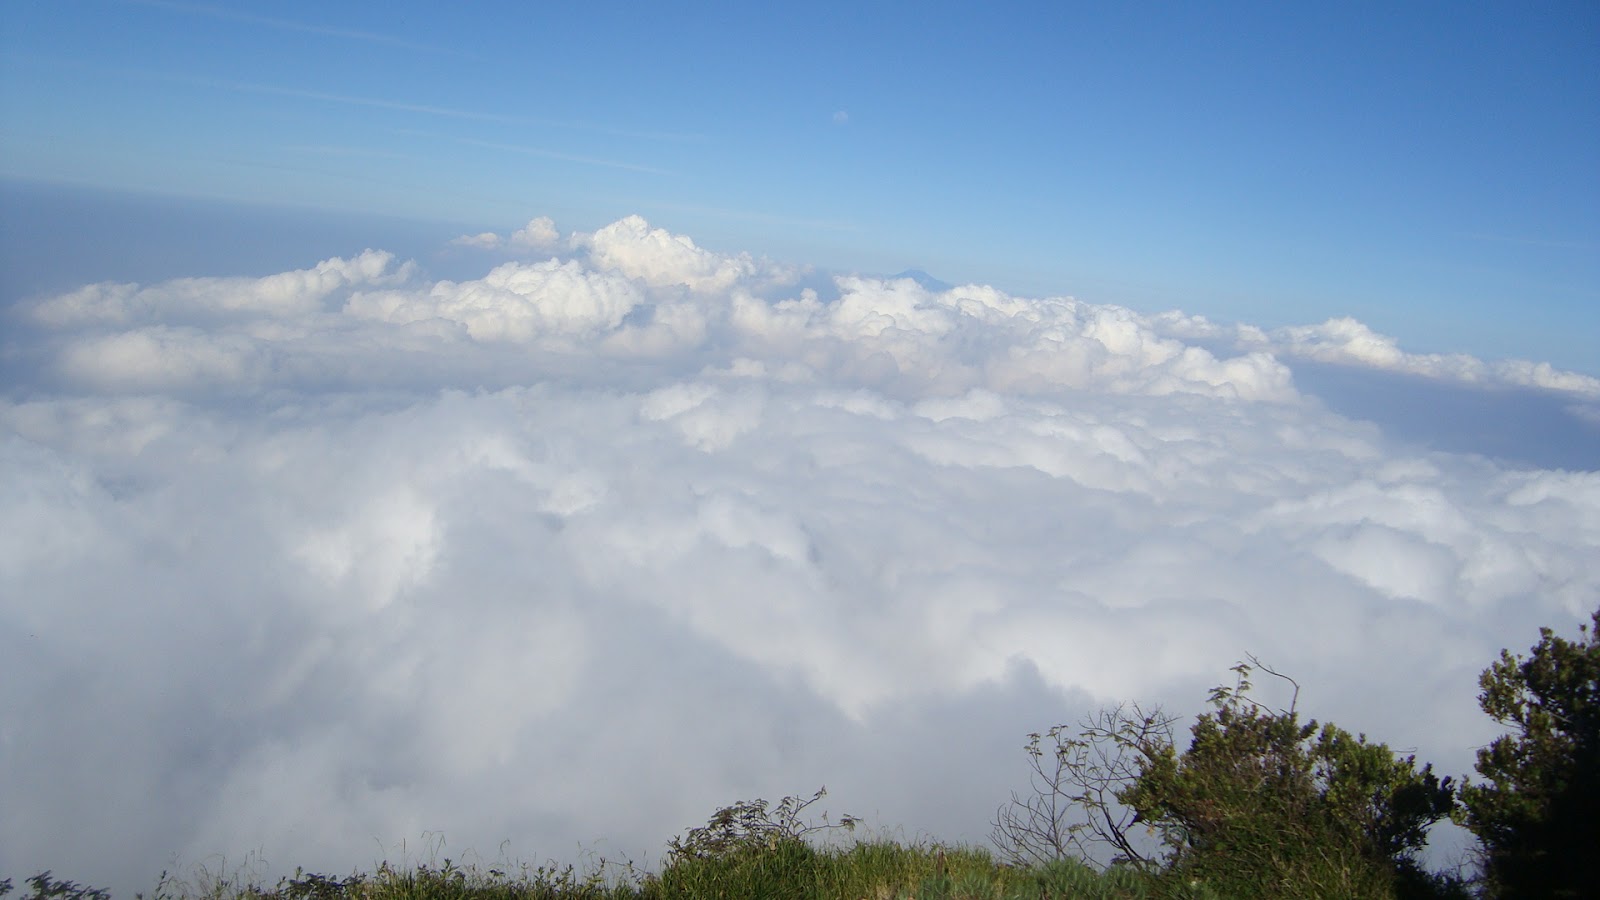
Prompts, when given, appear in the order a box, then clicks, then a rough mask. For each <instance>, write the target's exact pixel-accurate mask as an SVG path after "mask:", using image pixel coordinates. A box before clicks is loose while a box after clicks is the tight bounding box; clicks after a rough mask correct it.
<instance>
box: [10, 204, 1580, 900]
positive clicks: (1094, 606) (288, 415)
mask: <svg viewBox="0 0 1600 900" xmlns="http://www.w3.org/2000/svg"><path fill="white" fill-rule="evenodd" d="M450 250H451V252H452V253H453V254H456V255H457V257H458V258H460V259H463V260H465V261H467V262H468V263H470V262H471V261H472V260H478V261H480V262H481V265H477V266H475V267H473V266H468V268H469V269H470V270H471V271H470V272H469V274H466V275H463V276H460V277H457V278H450V279H445V278H438V277H436V276H433V275H430V274H429V273H428V272H427V271H426V270H425V269H424V267H423V266H421V265H419V264H418V263H416V262H414V261H408V260H404V259H401V258H398V257H397V256H395V255H394V254H392V253H389V252H386V251H383V250H378V249H371V250H366V251H364V252H359V253H354V254H350V255H346V256H329V257H326V258H323V259H321V260H320V261H310V260H308V261H307V263H306V264H304V265H303V266H301V267H298V268H293V269H289V270H286V271H280V272H276V273H275V274H271V275H267V276H264V277H243V276H240V277H182V278H173V279H167V280H158V281H153V282H150V283H132V282H123V281H107V282H97V283H93V284H85V285H80V286H77V287H75V288H73V289H70V290H65V291H56V292H51V293H49V294H46V295H43V296H35V297H30V298H26V299H23V300H20V301H18V302H17V303H15V304H14V305H13V306H12V307H11V308H10V309H9V310H6V316H7V321H8V324H9V325H10V326H12V327H10V328H8V329H7V331H6V337H5V338H4V345H3V347H0V351H3V355H0V358H3V359H5V360H7V361H8V369H7V372H8V375H14V377H12V378H10V379H9V380H8V383H7V387H6V391H5V393H4V394H3V396H0V466H3V467H4V471H5V472H6V478H4V479H0V658H5V659H7V660H12V661H16V665H15V666H14V670H13V673H12V675H13V677H8V678H6V679H3V680H0V734H5V735H11V736H15V737H13V738H8V741H10V742H9V743H8V745H7V763H8V764H7V765H6V766H4V767H0V796H4V797H6V798H7V802H6V803H5V804H3V805H0V869H4V870H6V871H11V870H22V869H28V868H43V867H49V868H53V869H55V870H57V871H62V872H71V873H72V875H73V877H75V878H83V879H86V880H88V881H89V882H90V883H94V884H107V885H110V886H112V887H114V888H116V889H118V890H119V891H125V892H127V893H129V894H131V893H132V892H134V891H141V890H149V889H150V886H151V885H152V884H153V883H154V879H155V877H156V876H157V874H158V873H159V871H160V870H161V869H162V868H163V867H167V866H170V865H172V864H173V862H174V859H175V858H176V860H177V862H178V864H179V865H182V864H184V863H187V862H192V861H197V860H205V859H212V858H215V854H227V853H231V854H240V853H244V852H249V851H255V852H257V853H259V854H260V857H261V858H262V859H264V860H269V861H270V863H271V866H272V867H277V868H279V869H281V870H282V873H287V872H289V871H292V870H293V868H294V867H295V866H302V867H304V868H305V869H306V870H307V871H342V870H349V869H353V868H358V867H364V866H368V865H370V864H371V863H372V857H373V853H374V851H373V848H374V847H375V846H377V847H381V848H396V847H399V846H401V844H402V843H403V842H405V841H407V840H410V841H413V842H415V841H416V840H418V839H419V837H420V835H422V834H424V833H428V834H443V835H445V836H446V837H447V839H448V840H449V843H450V846H451V847H452V848H458V847H459V848H475V849H477V850H478V851H479V852H488V853H492V852H495V850H496V848H501V847H506V848H508V849H509V852H510V853H512V854H515V855H520V856H522V857H523V858H524V859H532V860H540V859H544V858H546V857H550V856H555V857H557V858H561V857H562V855H563V854H567V853H568V852H569V848H572V847H574V846H580V845H581V846H589V847H594V846H602V845H603V847H604V848H605V852H607V853H612V854H621V855H626V856H629V857H631V858H633V859H636V860H640V861H643V862H644V863H645V864H646V865H649V864H651V863H653V862H654V861H656V860H659V858H660V854H661V850H662V848H663V846H664V844H665V842H666V840H667V839H668V838H669V837H670V836H672V835H673V834H676V833H678V832H680V831H681V830H682V829H684V828H686V827H688V826H690V825H694V824H699V823H700V822H703V821H704V819H705V817H706V816H707V815H708V814H709V813H710V812H711V811H712V810H714V809H715V808H717V807H718V806H721V805H724V804H726V803H729V802H732V801H734V800H738V799H741V798H751V797H768V798H770V797H774V796H779V795H781V794H783V793H795V792H797V791H809V790H815V788H816V787H817V786H819V785H822V784H826V785H827V786H828V788H829V790H830V793H831V795H832V797H833V798H836V799H837V802H839V803H841V804H844V805H845V806H846V807H847V808H849V809H850V811H851V812H852V813H857V814H861V815H865V816H867V817H868V820H869V824H870V825H873V826H876V825H882V826H886V827H891V828H896V829H901V830H902V833H907V834H914V835H927V836H931V837H935V838H939V839H943V840H951V841H961V840H967V841H982V840H983V839H984V837H985V836H986V834H987V832H988V822H989V817H990V816H991V815H992V813H993V811H994V809H995V807H996V806H997V805H998V804H999V803H1001V802H1003V801H1004V800H1005V798H1006V797H1008V796H1009V793H1010V791H1012V790H1018V789H1024V788H1025V786H1026V783H1025V775H1026V767H1025V760H1024V759H1023V758H1022V752H1021V747H1022V745H1023V743H1024V742H1025V739H1026V735H1027V733H1028V732H1030V731H1037V730H1039V729H1041V728H1045V727H1049V726H1050V725H1054V724H1057V723H1060V722H1070V721H1073V720H1074V719H1076V718H1077V717H1078V716H1079V715H1081V714H1083V713H1084V712H1087V711H1089V710H1091V709H1093V708H1095V707H1096V706H1098V705H1100V704H1105V703H1115V702H1118V701H1123V700H1138V701H1141V702H1144V703H1160V704H1164V705H1166V706H1167V707H1168V708H1169V709H1171V710H1172V711H1174V712H1175V713H1178V714H1188V713H1191V712H1194V711H1197V710H1198V709H1199V708H1201V706H1202V705H1203V701H1204V697H1205V695H1206V689H1207V688H1208V687H1209V686H1211V685H1213V684H1216V683H1218V681H1220V680H1222V679H1224V678H1225V676H1226V674H1227V670H1228V667H1229V666H1231V665H1233V663H1235V662H1236V661H1238V660H1239V659H1240V658H1242V657H1243V656H1244V655H1245V654H1249V653H1254V654H1257V655H1259V656H1261V657H1262V658H1263V659H1265V660H1267V661H1268V662H1270V663H1273V664H1275V665H1276V666H1278V667H1279V668H1281V669H1284V670H1285V671H1287V672H1289V673H1291V674H1292V675H1293V676H1294V677H1295V678H1296V679H1297V680H1298V682H1299V684H1300V685H1301V694H1300V702H1301V704H1302V708H1304V709H1305V710H1307V711H1308V713H1310V714H1314V715H1316V716H1317V717H1318V718H1319V719H1323V720H1331V721H1334V722H1338V723H1339V724H1340V725H1343V726H1345V727H1348V728H1350V729H1352V730H1356V731H1361V732H1365V733H1367V734H1369V735H1372V736H1373V737H1374V738H1375V739H1378V740H1383V741H1386V742H1388V743H1389V744H1390V745H1391V746H1399V747H1407V748H1415V750H1416V752H1417V753H1418V754H1419V756H1421V757H1422V758H1424V759H1427V760H1430V761H1432V762H1434V763H1435V764H1436V766H1437V767H1438V768H1439V770H1440V771H1441V772H1444V773H1464V772H1466V771H1468V769H1469V768H1470V765H1471V760H1472V751H1473V748H1475V747H1478V746H1481V745H1483V744H1485V743H1486V742H1487V741H1488V740H1489V739H1491V738H1492V737H1493V735H1494V733H1495V730H1494V726H1493V724H1492V723H1490V722H1488V721H1487V720H1486V719H1485V718H1484V717H1483V716H1482V715H1481V714H1480V713H1479V712H1478V709H1477V704H1476V700H1475V695H1476V676H1477V673H1478V671H1479V670H1481V669H1482V668H1483V667H1484V666H1485V665H1487V664H1488V663H1489V662H1490V661H1492V659H1493V658H1494V657H1495V655H1496V654H1497V653H1498V651H1499V650H1500V649H1501V648H1502V647H1513V648H1515V647H1522V646H1527V645H1528V644H1529V643H1531V642H1532V641H1533V640H1535V639H1536V635H1537V629H1538V628H1539V627H1540V626H1545V625H1548V626H1552V627H1555V628H1557V629H1559V630H1562V631H1564V632H1570V631H1571V630H1572V629H1574V628H1575V625H1576V623H1577V622H1578V621H1580V619H1581V617H1583V616H1585V615H1587V613H1588V612H1589V611H1591V610H1592V608H1593V604H1594V598H1595V597H1596V596H1597V595H1600V570H1597V568H1596V566H1595V565H1594V560H1593V555H1594V547H1595V546H1597V545H1600V471H1595V470H1592V469H1583V468H1581V467H1569V468H1566V469H1562V468H1544V467H1540V466H1539V465H1528V464H1519V465H1510V464H1505V463H1502V462H1499V461H1497V460H1496V459H1495V458H1492V457H1489V456H1486V455H1483V454H1478V453H1471V452H1441V451H1440V450H1437V449H1429V448H1428V447H1427V446H1424V445H1419V442H1417V441H1415V440H1413V439H1411V435H1409V434H1408V435H1399V436H1397V435H1395V434H1392V433H1391V432H1390V431H1389V430H1388V429H1386V427H1385V426H1384V425H1383V424H1382V423H1381V422H1378V421H1374V420H1367V419H1362V418H1360V417H1354V416H1346V415H1341V414H1340V413H1339V412H1337V411H1335V410H1334V409H1332V408H1331V407H1330V405H1329V404H1327V403H1323V402H1321V401H1319V400H1318V399H1317V398H1315V397H1314V396H1311V395H1309V394H1308V393H1307V392H1306V386H1305V385H1303V384H1302V383H1301V381H1300V379H1298V378H1297V375H1296V368H1295V366H1296V360H1297V359H1300V358H1310V359H1315V360H1316V361H1317V362H1316V365H1318V366H1322V367H1337V371H1338V372H1340V373H1353V374H1349V377H1352V378H1359V377H1360V373H1362V372H1366V373H1368V374H1376V375H1379V376H1382V378H1391V379H1393V378H1402V377H1403V378H1407V379H1419V378H1422V377H1423V376H1422V375H1419V374H1416V370H1417V369H1418V367H1421V369H1422V370H1430V369H1429V367H1432V369H1431V370H1437V371H1441V372H1446V373H1457V374H1459V373H1469V374H1471V375H1472V376H1473V378H1475V379H1477V380H1475V381H1472V380H1464V379H1461V378H1453V379H1452V380H1440V381H1438V383H1439V384H1448V385H1449V386H1450V387H1451V389H1452V390H1455V391H1507V390H1513V389H1514V390H1516V391H1519V392H1524V393H1525V395H1527V396H1537V397H1539V398H1543V399H1544V400H1547V401H1548V404H1547V405H1548V406H1549V407H1550V408H1551V409H1553V410H1555V411H1556V412H1558V413H1559V411H1560V408H1561V407H1562V405H1563V404H1565V405H1570V406H1576V407H1578V408H1581V409H1588V408H1592V407H1594V406H1595V404H1596V401H1595V399H1594V398H1593V397H1591V396H1590V395H1589V394H1587V393H1585V392H1584V391H1583V390H1581V388H1582V387H1583V385H1584V384H1585V383H1584V382H1580V381H1574V380H1572V378H1570V377H1568V376H1570V375H1571V373H1564V372H1561V371H1559V370H1556V369H1553V368H1552V369H1549V370H1548V371H1546V368H1544V367H1541V366H1540V365H1538V364H1536V363H1526V364H1519V365H1510V364H1504V365H1502V364H1494V363H1489V362H1484V361H1473V360H1471V359H1470V358H1467V357H1464V356H1448V357H1444V358H1442V359H1440V360H1431V359H1430V358H1429V357H1426V356H1421V357H1419V356H1417V355H1416V354H1409V353H1407V352H1405V351H1404V350H1402V349H1400V348H1399V347H1398V346H1393V347H1391V346H1390V345H1392V344H1394V343H1395V342H1393V341H1392V339H1387V338H1384V336H1382V335H1379V334H1377V333H1375V332H1373V331H1372V330H1371V329H1368V328H1366V326H1364V325H1362V324H1361V323H1359V322H1355V321H1353V320H1350V321H1344V320H1334V321H1333V322H1331V323H1324V324H1323V325H1320V326H1307V327H1304V328H1301V329H1285V330H1281V331H1267V330H1262V329H1254V330H1253V331H1251V330H1248V329H1236V330H1231V331H1230V330H1223V329H1219V328H1218V327H1217V326H1211V325H1209V323H1205V322H1204V321H1203V320H1198V319H1195V318H1192V317H1187V316H1184V315H1182V314H1179V313H1168V314H1161V315H1150V314H1144V313H1139V312H1137V311H1134V310H1130V309H1127V308H1124V307H1120V306H1115V305H1110V304H1095V303H1088V302H1083V301H1079V300H1076V299H1073V298H1070V297H1042V298H1039V297H1025V296H1017V295H1012V294H1009V293H1006V292H1004V291H1001V290H998V289H996V288H994V287H991V286H987V285H984V284H962V285H945V284H942V283H939V282H936V281H934V280H933V279H931V278H923V279H920V280H919V279H918V278H912V277H888V278H883V277H869V276H862V275H849V274H837V275H834V276H832V278H831V290H830V291H829V292H827V293H826V294H824V293H823V292H819V291H818V290H816V289H814V288H813V287H811V286H809V285H810V282H811V281H812V280H814V279H815V277H816V276H815V272H814V270H812V269H811V268H810V267H807V266H803V265H797V264H793V263H789V262H783V261H778V260H773V259H770V258H767V257H764V256H760V255H756V254H751V253H745V252H738V253H729V252H718V251H714V250H711V249H708V248H706V247H703V246H701V245H700V244H698V243H697V242H696V241H695V240H693V239H692V238H691V237H690V236H689V235H686V234H681V233H676V232H673V231H669V230H667V229H665V228H661V227H657V226H655V225H653V224H651V223H649V222H647V221H645V220H644V219H642V218H640V217H637V216H630V217H627V218H624V219H621V220H618V221H616V222H612V223H611V224H609V225H605V226H603V227H600V228H597V229H595V230H593V231H563V230H561V229H560V228H559V227H558V225H557V223H556V222H554V221H552V220H551V219H549V218H544V217H540V218H535V219H532V220H530V221H529V222H528V223H527V225H526V226H525V227H523V228H521V229H518V230H516V231H513V232H511V233H509V234H501V233H495V232H484V233H479V234H470V235H463V236H462V237H461V238H459V239H457V241H455V242H454V243H453V244H452V246H451V248H450ZM1185 334H1187V336H1184V335H1185ZM1240 335H1243V336H1244V338H1248V337H1251V336H1256V337H1257V338H1258V339H1257V340H1254V341H1248V340H1244V339H1243V338H1241V337H1240ZM1234 339H1238V340H1237V343H1234V342H1232V341H1233V340H1234ZM1203 340H1204V341H1206V342H1209V343H1206V344H1205V345H1202V341H1203ZM1296 347H1299V348H1302V349H1304V350H1305V355H1304V356H1303V357H1297V356H1296V355H1295V354H1294V353H1291V352H1289V351H1290V350H1291V349H1293V348H1296ZM1358 351H1359V352H1358ZM1391 351H1392V352H1391ZM1529 372H1532V373H1534V374H1533V375H1532V376H1528V373H1529ZM1382 378H1380V379H1379V380H1378V384H1379V385H1380V386H1381V385H1382V383H1383V382H1382ZM1429 383H1430V384H1432V383H1434V382H1429ZM1574 385H1576V386H1577V387H1578V388H1580V390H1574V389H1573V386H1574ZM1428 406H1429V402H1428V399H1427V398H1424V400H1423V401H1422V402H1419V403H1418V404H1417V406H1416V407H1411V408H1408V410H1409V409H1418V408H1419V409H1422V410H1423V414H1424V415H1425V414H1426V410H1427V408H1428ZM1495 408H1496V406H1495V405H1494V404H1472V403H1462V404H1458V405H1456V406H1453V407H1450V408H1449V409H1448V410H1447V412H1449V413H1451V414H1456V413H1457V412H1459V411H1461V410H1467V411H1479V410H1481V411H1484V412H1483V413H1482V414H1485V415H1488V414H1490V413H1492V411H1493V410H1494V409H1495ZM1499 408H1500V409H1502V410H1503V409H1504V408H1505V407H1504V406H1501V407H1499ZM1409 415H1410V417H1411V418H1412V419H1416V418H1418V416H1417V415H1416V414H1415V413H1409ZM1580 418H1581V417H1580ZM1585 421H1588V420H1585ZM1410 424H1411V425H1412V426H1413V427H1414V428H1417V429H1421V428H1423V427H1424V426H1425V425H1426V423H1425V422H1416V421H1413V422H1411V423H1410ZM1482 424H1483V425H1484V426H1485V427H1492V426H1493V425H1494V424H1495V423H1494V422H1493V421H1485V422H1484V423H1482ZM1579 427H1587V426H1579ZM262 874H263V875H264V876H265V877H269V878H270V877H272V876H274V875H276V874H280V872H278V871H272V872H263V873H262Z"/></svg>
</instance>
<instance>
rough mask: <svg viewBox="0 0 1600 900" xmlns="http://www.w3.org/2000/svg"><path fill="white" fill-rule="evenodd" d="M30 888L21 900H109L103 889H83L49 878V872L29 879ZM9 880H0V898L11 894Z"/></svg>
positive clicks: (69, 882)
mask: <svg viewBox="0 0 1600 900" xmlns="http://www.w3.org/2000/svg"><path fill="white" fill-rule="evenodd" d="M27 884H28V887H29V888H30V890H29V892H28V893H27V894H24V895H23V896H22V898H21V900H110V898H111V892H109V891H107V890H106V889H105V888H92V887H85V886H84V885H81V884H78V883H77V882H75V881H63V880H61V879H57V878H51V877H50V870H49V869H46V870H45V871H43V872H40V873H39V874H37V875H35V876H33V877H32V878H29V879H28V880H27ZM11 890H12V884H11V879H9V878H6V879H0V897H4V896H5V895H6V894H9V893H11Z"/></svg>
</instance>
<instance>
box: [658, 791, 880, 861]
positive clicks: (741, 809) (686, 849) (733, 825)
mask: <svg viewBox="0 0 1600 900" xmlns="http://www.w3.org/2000/svg"><path fill="white" fill-rule="evenodd" d="M826 796H828V789H827V788H826V787H823V788H821V789H819V790H818V791H817V792H816V793H815V794H812V795H811V798H810V799H809V800H801V799H800V798H799V797H798V796H793V797H784V798H783V799H782V800H780V801H778V805H776V806H773V807H771V808H770V809H769V808H768V806H767V801H765V800H741V801H739V802H738V803H735V804H733V805H732V806H724V807H723V808H721V809H719V810H717V811H716V812H715V813H712V815H711V818H710V819H709V820H708V821H707V822H706V824H704V825H700V826H697V827H694V828H691V829H689V832H688V833H687V834H685V835H684V836H683V837H681V838H679V837H675V838H673V839H672V840H671V841H670V842H668V844H667V850H668V852H669V854H670V855H671V857H672V858H673V859H674V860H681V859H685V858H691V857H702V858H703V857H720V856H726V855H729V854H731V853H736V852H739V851H743V850H747V849H751V848H755V849H766V850H776V849H777V848H778V846H779V845H780V844H783V843H786V842H796V841H798V842H801V843H804V842H805V840H806V838H807V837H809V836H811V835H820V834H824V833H827V832H830V831H834V830H843V831H846V832H849V831H853V830H855V827H856V825H857V823H858V822H860V820H859V819H857V818H856V817H855V816H851V815H844V816H840V817H839V821H837V822H834V821H833V820H832V819H830V818H829V817H828V814H827V812H826V811H824V812H823V813H822V814H821V821H818V822H812V821H807V820H806V817H805V813H806V811H807V810H808V809H810V808H811V807H812V806H814V805H816V804H817V803H818V802H820V801H821V800H822V798H823V797H826Z"/></svg>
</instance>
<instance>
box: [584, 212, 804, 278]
mask: <svg viewBox="0 0 1600 900" xmlns="http://www.w3.org/2000/svg"><path fill="white" fill-rule="evenodd" d="M578 240H579V241H580V242H581V243H582V244H583V245H584V246H586V247H587V248H588V251H589V260H590V262H591V263H592V264H593V265H595V266H597V267H599V268H601V269H608V270H612V271H616V272H621V273H622V274H624V275H627V276H628V277H630V278H638V279H640V280H642V281H644V282H646V283H648V284H651V285H654V286H656V287H675V286H679V285H681V286H683V287H687V288H688V289H690V290H692V291H697V292H703V293H714V292H718V291H727V290H729V289H730V288H732V287H733V286H734V285H736V284H742V285H744V286H746V287H754V286H756V285H758V284H760V285H765V284H787V283H791V282H793V281H794V280H795V279H796V278H798V277H799V274H800V273H799V272H798V271H797V270H795V269H792V268H790V267H787V266H778V265H775V264H773V263H770V262H767V261H765V260H757V259H755V258H753V257H751V256H750V255H749V254H748V253H741V254H738V255H736V256H725V255H722V254H718V253H712V252H710V251H708V250H704V249H702V248H700V247H698V246H696V245H695V243H694V241H693V240H691V239H690V238H689V237H688V236H687V235H681V234H673V233H671V232H669V231H667V230H666V229H664V228H651V227H650V223H648V222H646V221H645V220H644V219H642V218H640V217H639V216H628V217H627V218H625V219H622V220H620V221H617V222H613V223H611V224H610V225H607V226H605V227H604V228H601V229H599V230H597V231H595V232H594V233H593V234H589V235H582V236H579V238H578Z"/></svg>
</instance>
